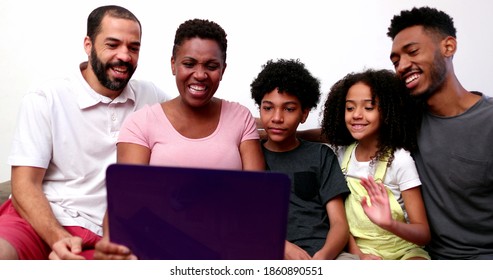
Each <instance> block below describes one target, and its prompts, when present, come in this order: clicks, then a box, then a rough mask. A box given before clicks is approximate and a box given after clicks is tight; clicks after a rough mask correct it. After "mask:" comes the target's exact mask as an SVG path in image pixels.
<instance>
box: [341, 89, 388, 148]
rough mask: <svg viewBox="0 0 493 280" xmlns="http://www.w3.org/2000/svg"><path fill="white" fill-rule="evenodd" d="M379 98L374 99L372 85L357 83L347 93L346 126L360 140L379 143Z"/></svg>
mask: <svg viewBox="0 0 493 280" xmlns="http://www.w3.org/2000/svg"><path fill="white" fill-rule="evenodd" d="M377 101H378V100H373V99H372V94H371V90H370V87H369V86H367V85H366V84H364V83H356V84H354V85H353V86H352V87H350V88H349V91H348V93H347V95H346V113H345V121H346V127H347V129H348V130H349V133H351V136H353V138H354V139H356V140H357V141H359V142H367V143H370V142H371V143H377V141H378V130H379V128H380V111H379V109H378V105H377Z"/></svg>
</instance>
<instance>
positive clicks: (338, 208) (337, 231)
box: [313, 196, 349, 260]
mask: <svg viewBox="0 0 493 280" xmlns="http://www.w3.org/2000/svg"><path fill="white" fill-rule="evenodd" d="M325 208H326V209H327V215H328V217H329V223H330V229H329V232H328V233H327V238H326V240H325V244H324V246H323V247H322V249H320V250H319V251H318V252H316V253H315V255H313V259H318V260H333V259H335V258H336V257H337V256H338V255H339V254H340V253H341V252H342V250H343V249H344V247H346V244H347V242H348V239H349V225H348V223H347V219H346V212H345V209H344V200H343V198H342V196H336V197H334V198H333V199H331V200H330V201H329V202H328V203H327V204H326V206H325Z"/></svg>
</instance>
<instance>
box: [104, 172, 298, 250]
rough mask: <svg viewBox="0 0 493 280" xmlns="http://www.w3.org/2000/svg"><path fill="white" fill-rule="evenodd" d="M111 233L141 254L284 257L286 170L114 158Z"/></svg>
mask: <svg viewBox="0 0 493 280" xmlns="http://www.w3.org/2000/svg"><path fill="white" fill-rule="evenodd" d="M106 176H107V177H106V183H107V193H108V218H109V227H110V239H111V241H113V242H116V243H120V244H124V245H126V246H127V247H129V248H130V249H131V250H132V251H133V253H134V254H135V255H136V256H137V257H138V258H139V259H161V260H164V259H170V260H171V259H173V260H203V259H205V260H207V259H209V260H220V259H225V260H226V259H227V260H246V259H251V260H263V259H274V260H275V259H282V258H283V253H284V242H285V239H286V224H287V213H288V205H289V195H290V184H291V183H290V180H289V177H288V176H287V175H285V174H281V173H271V172H251V171H232V170H214V169H196V168H182V167H162V166H143V165H124V164H113V165H111V166H109V167H108V169H107V171H106Z"/></svg>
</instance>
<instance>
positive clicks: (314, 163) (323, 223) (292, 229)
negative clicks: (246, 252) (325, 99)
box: [251, 59, 357, 259]
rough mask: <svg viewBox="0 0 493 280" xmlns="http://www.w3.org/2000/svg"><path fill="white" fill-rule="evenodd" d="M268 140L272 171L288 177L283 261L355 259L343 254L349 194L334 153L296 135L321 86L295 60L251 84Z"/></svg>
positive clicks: (270, 67)
mask: <svg viewBox="0 0 493 280" xmlns="http://www.w3.org/2000/svg"><path fill="white" fill-rule="evenodd" d="M251 93H252V97H253V99H254V100H255V103H256V104H257V105H258V106H259V108H260V121H261V123H262V126H263V127H264V129H265V132H266V134H267V140H266V141H265V142H263V143H262V149H263V152H264V156H265V162H266V166H267V169H268V170H271V171H276V172H283V173H286V174H288V175H289V176H290V178H291V181H292V187H291V188H292V189H291V196H290V205H289V214H288V231H287V238H286V239H287V240H286V247H285V253H284V257H285V259H336V258H337V259H354V258H357V257H356V256H353V255H350V254H347V253H343V252H342V250H343V249H344V247H345V246H346V244H347V241H348V238H349V226H348V223H347V220H346V214H345V210H344V198H345V197H346V196H347V195H348V194H349V189H348V187H347V184H346V180H345V178H344V175H343V174H342V171H341V168H340V166H339V163H338V161H337V157H336V156H335V154H334V153H333V152H332V150H331V149H330V148H329V147H328V146H327V145H324V144H321V143H312V142H308V141H304V140H300V139H298V138H297V137H296V129H297V128H298V126H299V125H300V124H301V123H303V122H305V120H306V118H307V117H308V113H309V112H310V110H311V109H313V108H315V107H316V106H317V103H318V101H319V98H320V83H319V81H318V80H317V79H316V78H314V77H313V76H312V75H311V74H310V73H309V71H308V70H307V69H305V66H304V64H303V63H301V62H300V61H297V60H283V59H281V60H278V61H276V62H273V61H272V60H271V61H268V62H267V64H265V65H264V67H263V70H262V71H261V72H260V73H259V75H258V77H257V78H256V79H255V80H254V81H253V82H252V84H251Z"/></svg>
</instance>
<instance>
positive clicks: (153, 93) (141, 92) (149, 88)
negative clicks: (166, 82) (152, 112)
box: [128, 79, 170, 103]
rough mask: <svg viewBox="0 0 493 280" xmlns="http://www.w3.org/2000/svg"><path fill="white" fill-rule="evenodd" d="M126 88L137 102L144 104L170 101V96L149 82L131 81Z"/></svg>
mask: <svg viewBox="0 0 493 280" xmlns="http://www.w3.org/2000/svg"><path fill="white" fill-rule="evenodd" d="M128 87H129V88H130V90H131V91H133V92H134V94H135V97H136V99H137V100H142V99H143V100H145V102H146V103H150V102H162V101H166V100H169V99H170V96H169V95H168V94H167V93H165V92H164V91H163V90H162V89H161V88H159V87H158V86H156V84H154V83H153V82H151V81H146V80H135V79H132V80H130V81H129V82H128Z"/></svg>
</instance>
